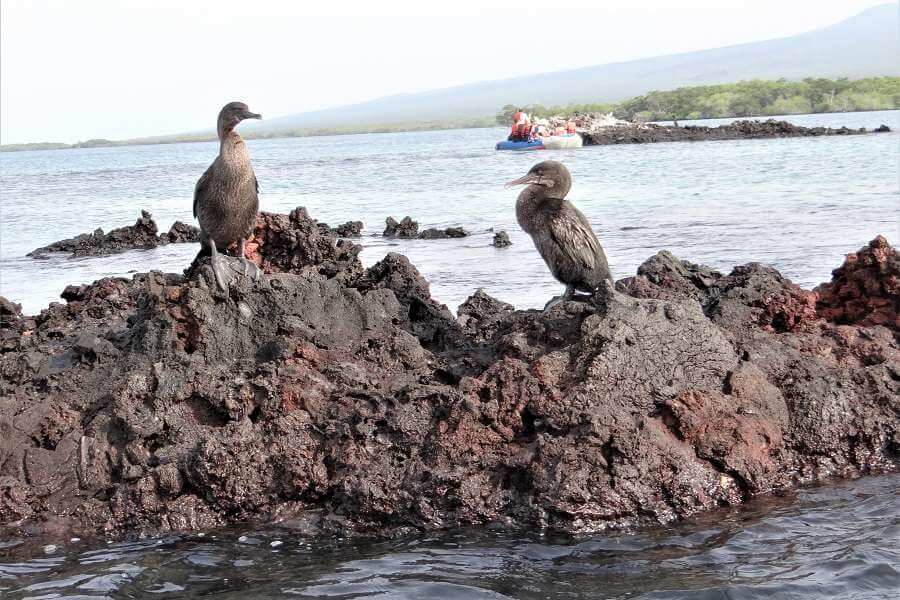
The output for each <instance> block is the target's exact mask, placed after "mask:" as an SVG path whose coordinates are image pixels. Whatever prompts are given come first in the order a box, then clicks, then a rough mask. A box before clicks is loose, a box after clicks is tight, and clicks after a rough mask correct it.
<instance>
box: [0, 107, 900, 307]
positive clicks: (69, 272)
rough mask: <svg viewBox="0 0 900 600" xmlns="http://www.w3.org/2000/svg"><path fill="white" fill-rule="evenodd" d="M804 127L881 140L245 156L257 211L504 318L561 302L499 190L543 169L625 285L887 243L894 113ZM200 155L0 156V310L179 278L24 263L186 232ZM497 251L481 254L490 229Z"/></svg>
mask: <svg viewBox="0 0 900 600" xmlns="http://www.w3.org/2000/svg"><path fill="white" fill-rule="evenodd" d="M789 118H790V120H791V121H793V122H796V123H799V124H803V125H810V124H816V125H818V124H821V125H830V126H840V125H848V126H850V127H868V128H870V129H871V128H873V127H877V126H878V125H880V124H882V123H886V124H888V125H889V126H891V128H892V129H894V132H891V133H889V134H878V135H866V136H847V137H831V138H807V139H767V140H747V141H724V142H702V143H672V144H649V145H626V146H605V147H593V148H582V149H579V150H561V151H541V152H522V153H514V152H496V151H495V150H494V149H493V148H494V143H495V142H496V141H497V140H498V139H500V138H502V137H503V135H504V133H505V132H504V130H502V129H472V130H460V131H439V132H425V133H396V134H377V135H352V136H334V137H317V138H295V139H280V140H259V141H255V140H253V141H250V142H249V147H250V152H251V154H252V156H253V163H254V168H255V169H256V173H257V176H258V178H259V182H260V187H261V197H260V204H261V208H262V209H263V210H268V211H278V212H287V211H289V210H291V209H293V208H294V207H296V206H298V205H303V206H306V207H307V208H308V209H309V211H310V214H312V215H313V216H314V217H316V218H318V219H319V220H321V221H326V222H328V223H331V224H336V223H338V222H343V221H347V220H357V219H358V220H361V221H363V222H364V223H365V225H366V229H365V232H364V237H363V239H362V240H361V241H362V243H363V245H364V246H365V251H364V252H363V254H362V258H363V261H364V262H365V263H366V264H371V263H373V262H375V261H376V260H378V259H380V258H381V257H382V256H383V255H384V254H385V253H386V252H389V251H399V252H402V253H404V254H406V255H407V256H409V257H410V259H411V260H412V261H413V263H414V264H415V265H416V266H417V267H418V268H419V269H420V270H421V271H422V273H423V274H424V275H425V276H426V277H427V278H428V280H429V281H430V282H431V285H432V293H433V295H434V296H435V297H436V298H437V299H438V300H440V301H442V302H444V303H446V304H447V305H448V306H449V307H450V308H451V309H452V310H455V309H456V306H457V305H459V304H460V303H461V302H462V301H463V300H465V298H466V297H468V295H469V294H471V293H472V292H473V291H474V290H475V289H476V288H479V287H483V288H485V289H486V290H487V291H488V292H489V293H490V294H492V295H494V296H496V297H499V298H501V299H503V300H506V301H508V302H511V303H513V304H515V305H516V306H517V307H520V308H528V307H539V306H543V305H544V303H545V302H546V301H547V300H548V299H549V297H551V296H552V295H555V294H558V293H559V292H560V291H561V286H560V285H559V284H558V283H556V282H555V281H554V280H553V278H552V277H551V276H550V274H549V272H548V271H547V269H546V267H545V266H544V264H543V263H542V262H541V260H540V257H539V256H538V255H537V252H536V251H535V250H534V247H533V246H532V244H531V241H530V240H529V239H528V238H527V236H525V234H524V233H522V232H521V231H520V230H519V228H518V226H517V225H516V221H515V213H514V203H515V198H516V194H517V193H518V190H517V189H514V190H504V189H503V183H504V182H506V181H509V180H511V179H514V178H516V177H519V176H520V175H522V174H524V173H525V172H526V171H527V170H528V169H529V168H530V167H531V165H532V164H534V163H535V162H536V161H538V160H541V159H544V158H554V159H557V160H561V161H563V162H565V163H566V165H568V167H569V169H570V170H571V171H572V175H573V178H574V186H573V189H572V192H571V194H570V196H569V197H570V198H571V199H572V200H573V201H574V202H575V203H576V204H577V205H578V206H579V207H580V208H581V209H582V210H583V211H584V212H585V214H586V215H587V216H588V218H589V219H590V220H591V222H592V223H593V225H594V229H595V230H596V232H597V234H598V235H599V236H600V240H601V242H602V243H603V245H604V247H605V248H606V252H607V255H608V256H609V259H610V265H611V267H612V270H613V274H614V275H615V276H616V277H617V278H618V277H624V276H627V275H631V274H633V273H634V271H635V269H636V268H637V266H638V265H639V264H640V263H641V262H643V261H644V260H646V259H647V258H648V257H650V256H651V255H652V254H654V253H655V252H657V251H659V250H661V249H664V248H665V249H669V250H671V251H673V252H674V253H675V254H676V255H678V256H679V257H681V258H685V259H688V260H692V261H695V262H704V263H707V264H709V265H711V266H714V267H717V268H720V269H724V270H730V269H731V267H733V266H734V265H737V264H743V263H746V262H749V261H761V262H764V263H768V264H771V265H774V266H775V267H777V268H779V269H780V270H781V271H782V272H784V273H785V274H786V275H788V276H789V277H791V278H792V279H794V280H795V281H796V282H797V283H800V284H802V285H804V286H813V285H816V284H818V283H820V282H822V281H824V280H827V279H828V278H829V276H830V272H831V270H832V269H834V268H835V267H837V266H839V265H840V263H841V261H842V259H843V255H844V254H846V253H848V252H850V251H853V250H856V249H857V248H859V247H860V246H862V245H863V244H864V243H866V242H867V241H869V240H870V239H871V238H872V237H874V236H875V235H876V234H879V233H880V234H883V235H885V236H887V237H888V239H889V240H891V241H892V242H894V243H896V242H897V239H898V237H900V236H898V235H897V233H898V214H900V182H898V162H900V135H898V133H896V131H897V130H898V129H900V112H898V111H888V112H870V113H849V114H836V115H805V116H796V117H789ZM217 151H218V147H217V145H216V144H214V143H197V144H173V145H160V146H132V147H121V148H97V149H80V150H55V151H40V152H16V153H3V154H0V294H2V295H5V296H7V297H8V298H10V299H12V300H14V301H16V302H21V303H22V304H23V305H24V306H23V308H24V309H25V311H26V312H27V313H36V312H38V311H39V310H40V309H41V308H43V307H45V306H46V305H47V304H48V303H49V302H51V301H54V300H58V297H59V293H60V292H61V291H62V289H63V288H64V287H65V286H66V285H67V284H70V283H86V282H90V281H94V280H95V279H97V278H99V277H104V276H110V275H120V276H129V274H131V273H134V272H138V271H147V270H149V269H160V270H165V271H181V270H182V269H184V268H185V267H186V266H187V265H188V264H189V263H190V261H191V259H192V258H193V255H194V254H195V253H196V247H195V246H194V245H187V244H185V245H173V246H167V247H163V248H160V249H157V250H151V251H133V252H129V253H126V254H123V255H118V256H113V257H105V258H86V259H81V260H68V259H67V258H65V257H56V258H52V259H50V260H40V261H39V260H33V259H31V258H27V257H25V254H26V253H28V252H29V251H30V250H32V249H34V248H36V247H38V246H43V245H46V244H48V243H50V242H53V241H56V240H59V239H62V238H66V237H71V236H74V235H77V234H79V233H83V232H88V231H93V230H94V229H95V228H96V227H103V228H104V230H107V231H108V230H109V229H111V228H113V227H118V226H121V225H126V224H132V223H133V222H134V221H135V219H137V217H138V214H139V212H140V209H142V208H144V209H147V210H149V211H151V212H152V213H153V216H154V217H155V218H156V220H157V222H158V223H159V226H160V229H162V230H166V229H168V227H169V226H170V225H171V224H172V223H173V222H174V221H175V220H178V219H180V220H183V221H185V222H194V221H193V218H192V215H191V206H192V193H193V187H194V183H195V182H196V180H197V178H198V177H199V176H200V174H202V173H203V171H204V170H205V169H206V167H207V166H208V165H209V163H210V162H211V161H212V159H213V158H214V157H215V155H216V153H217ZM388 215H392V216H394V217H396V218H398V219H399V218H401V217H403V216H405V215H410V216H411V217H412V218H413V219H415V220H417V221H418V222H419V224H420V228H422V229H424V228H425V227H447V226H451V225H461V226H463V227H465V228H466V229H468V230H469V231H471V232H472V233H473V235H472V236H471V237H468V238H464V239H458V240H437V241H435V240H432V241H425V240H421V241H419V240H416V241H390V240H385V239H383V238H380V237H377V236H378V234H380V233H381V231H382V230H383V229H384V219H385V217H387V216H388ZM491 228H493V229H505V230H507V231H508V232H509V234H510V237H511V239H512V241H513V245H512V246H510V247H509V248H506V249H496V248H493V247H492V246H491V245H490V244H491V239H492V233H491V232H489V231H488V230H489V229H491Z"/></svg>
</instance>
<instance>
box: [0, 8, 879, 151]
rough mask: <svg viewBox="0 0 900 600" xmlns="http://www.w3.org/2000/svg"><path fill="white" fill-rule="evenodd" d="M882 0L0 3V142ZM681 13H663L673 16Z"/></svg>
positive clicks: (680, 41) (190, 121)
mask: <svg viewBox="0 0 900 600" xmlns="http://www.w3.org/2000/svg"><path fill="white" fill-rule="evenodd" d="M883 3H884V0H756V1H739V0H709V1H692V0H681V1H678V2H673V1H670V0H602V1H601V0H590V1H580V2H578V1H573V2H569V1H566V0H558V1H552V0H546V1H543V2H534V1H530V0H517V1H514V2H511V1H506V2H494V1H491V0H477V1H470V0H452V1H449V2H442V3H436V2H428V1H427V0H404V1H395V2H379V1H377V0H369V1H350V0H329V1H328V2H322V3H317V4H322V5H326V6H327V8H326V7H322V8H314V7H310V6H306V5H307V4H311V3H307V2H295V1H283V2H278V1H274V0H271V1H270V0H242V1H235V0H218V1H209V2H206V1H203V2H201V1H191V0H184V1H170V0H144V1H140V0H134V1H128V0H78V1H72V0H58V1H54V0H34V1H28V0H0V141H2V142H3V143H18V142H29V141H62V142H73V141H77V140H84V139H88V138H92V137H104V138H110V139H121V138H130V137H138V136H146V135H161V134H167V133H179V132H184V131H192V130H197V129H203V128H207V127H212V126H214V124H215V117H216V114H217V112H218V110H219V108H220V107H221V106H222V105H223V104H224V103H225V102H227V101H230V100H238V99H240V100H244V101H246V102H248V103H249V105H250V107H251V109H252V110H255V111H257V112H261V113H262V114H263V116H267V117H274V116H282V115H286V114H291V113H297V112H304V111H308V110H313V109H318V108H327V107H332V106H337V105H341V104H349V103H353V102H359V101H363V100H369V99H372V98H376V97H380V96H384V95H389V94H396V93H404V92H417V91H423V90H429V89H434V88H441V87H448V86H452V85H457V84H461V83H469V82H474V81H480V80H489V79H497V78H502V77H511V76H516V75H526V74H530V73H539V72H545V71H553V70H559V69H567V68H573V67H582V66H588V65H597V64H603V63H608V62H617V61H623V60H630V59H636V58H644V57H650V56H657V55H660V54H673V53H677V52H685V51H690V50H700V49H704V48H711V47H717V46H724V45H730V44H737V43H742V42H750V41H757V40H764V39H770V38H775V37H782V36H786V35H792V34H795V33H801V32H804V31H808V30H810V29H815V28H818V27H822V26H826V25H830V24H832V23H834V22H837V21H840V20H842V19H845V18H847V17H850V16H852V15H854V14H856V13H858V12H861V11H862V10H864V9H866V8H868V7H870V6H875V5H877V4H883ZM676 4H677V5H678V6H675V5H676Z"/></svg>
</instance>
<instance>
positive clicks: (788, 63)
mask: <svg viewBox="0 0 900 600" xmlns="http://www.w3.org/2000/svg"><path fill="white" fill-rule="evenodd" d="M898 56H900V7H898V5H897V4H884V5H881V6H876V7H873V8H870V9H868V10H866V11H864V12H862V13H860V14H858V15H856V16H855V17H851V18H849V19H846V20H844V21H841V22H840V23H837V24H835V25H832V26H830V27H825V28H823V29H818V30H815V31H811V32H808V33H804V34H800V35H795V36H791V37H787V38H781V39H776V40H768V41H763V42H753V43H749V44H741V45H737V46H727V47H725V48H715V49H712V50H702V51H699V52H688V53H684V54H675V55H671V56H659V57H654V58H646V59H641V60H633V61H629V62H622V63H613V64H608V65H600V66H595V67H585V68H581V69H572V70H568V71H557V72H553V73H543V74H539V75H530V76H526V77H517V78H515V79H506V80H499V81H485V82H480V83H472V84H468V85H462V86H457V87H452V88H446V89H440V90H434V91H430V92H423V93H419V94H402V95H397V96H388V97H385V98H380V99H377V100H372V101H369V102H364V103H361V104H353V105H350V106H343V107H338V108H331V109H326V110H320V111H315V112H307V113H302V114H296V115H288V116H285V117H276V118H273V119H267V120H265V121H262V122H253V123H246V124H244V125H242V127H241V132H242V133H244V134H245V136H246V137H249V138H254V137H281V136H286V135H293V136H310V135H329V134H342V133H370V132H390V131H410V130H427V129H450V128H458V127H480V126H489V125H491V124H492V123H493V120H494V115H496V114H497V112H498V111H499V110H501V109H502V108H503V107H504V106H505V105H508V104H515V105H518V106H523V105H544V106H548V107H549V106H561V105H573V104H590V105H594V106H599V105H603V104H607V105H610V106H611V105H613V104H615V105H616V106H617V107H622V106H624V105H625V103H624V102H622V101H623V100H625V99H628V98H632V102H637V103H640V102H644V103H645V104H646V106H640V107H639V106H634V107H631V108H633V109H634V110H627V111H624V112H623V114H637V113H641V112H643V113H645V114H642V115H641V116H642V117H647V116H651V115H653V114H663V112H665V111H662V112H661V111H660V109H662V108H664V107H662V106H659V105H658V103H659V100H660V97H659V96H658V95H653V94H648V92H652V91H654V90H673V89H674V88H679V87H682V88H683V87H685V86H689V88H688V89H690V88H693V87H695V86H709V85H716V84H723V83H734V82H739V81H742V82H748V81H750V80H773V81H774V80H779V79H785V80H791V81H798V80H801V79H806V78H834V79H836V78H850V79H861V78H868V77H880V76H898V75H900V60H898V59H897V57H898ZM677 91H680V90H677ZM692 93H694V94H702V93H705V92H697V91H696V90H695V91H694V92H692ZM641 95H648V97H647V98H643V99H641V98H640V97H639V96H641ZM797 95H798V94H793V95H792V96H791V97H790V98H787V99H786V100H785V102H787V101H788V100H791V101H792V102H787V104H785V105H784V108H785V109H784V110H783V112H782V113H781V114H785V113H789V112H808V111H805V110H804V107H806V103H804V102H802V101H800V100H798V99H797V98H796V96H797ZM799 95H803V94H802V93H801V94H799ZM666 100H668V97H666ZM716 100H717V102H718V103H719V104H720V105H721V104H722V103H723V102H724V99H723V98H722V97H721V96H720V97H718V98H717V99H716ZM654 103H656V105H654ZM760 106H761V107H762V108H761V110H762V112H761V113H756V114H766V112H765V110H764V109H766V104H765V103H763V104H761V105H760ZM810 106H812V107H813V108H812V110H813V111H819V110H850V109H851V107H858V108H860V109H862V110H866V109H867V108H866V107H867V106H869V105H867V104H866V103H865V102H862V101H860V100H859V98H857V99H856V100H853V101H852V102H849V103H847V104H846V106H845V107H844V108H841V107H840V106H837V105H835V106H834V107H833V108H832V109H817V108H816V107H815V106H813V103H812V102H811V103H810ZM875 106H879V105H876V104H873V105H871V106H870V108H874V107H875ZM895 106H896V104H895ZM729 109H730V104H729ZM787 109H790V110H787ZM748 110H749V112H748V111H732V113H733V114H740V115H744V114H751V113H752V112H753V111H752V109H748ZM779 110H781V109H779ZM677 112H679V111H674V113H673V114H675V113H677ZM692 112H696V113H697V114H700V115H702V114H707V113H708V112H709V111H705V110H702V109H701V110H698V111H694V110H693V109H692V110H691V111H689V112H686V113H684V114H683V115H681V114H679V117H684V116H687V115H688V114H691V113H692ZM726 112H727V111H726ZM709 114H712V113H711V112H710V113H709ZM448 115H452V116H451V117H450V118H448ZM210 139H215V132H214V131H213V130H211V129H205V130H201V131H194V132H190V133H183V134H177V135H164V136H155V137H149V138H140V139H135V140H120V141H114V142H109V141H107V140H89V141H87V142H81V143H79V144H74V145H71V146H70V145H67V144H50V145H43V144H19V145H15V146H0V150H3V151H9V150H22V149H39V147H41V146H43V148H50V147H84V146H105V145H109V146H113V145H127V144H159V143H172V142H180V141H205V140H210Z"/></svg>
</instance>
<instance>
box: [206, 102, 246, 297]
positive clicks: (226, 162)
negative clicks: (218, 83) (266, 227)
mask: <svg viewBox="0 0 900 600" xmlns="http://www.w3.org/2000/svg"><path fill="white" fill-rule="evenodd" d="M261 118H262V115H258V114H256V113H252V112H250V110H249V109H248V108H247V105H246V104H244V103H243V102H229V103H228V104H226V105H225V106H224V107H222V110H221V111H220V112H219V120H218V123H217V131H218V134H219V156H217V157H216V159H215V160H214V161H213V163H212V164H211V165H210V166H209V168H208V169H206V172H205V173H203V175H202V176H201V177H200V179H199V180H198V181H197V185H196V187H195V188H194V216H195V217H197V220H198V221H200V241H201V244H202V248H201V250H200V254H199V255H198V256H197V258H199V257H200V256H203V255H205V254H210V255H211V260H212V268H213V273H214V274H215V277H216V285H218V286H219V289H221V290H223V291H224V290H225V277H224V274H223V272H222V262H221V260H220V259H219V252H218V250H221V251H223V252H224V251H225V249H226V248H227V247H228V246H230V245H231V244H233V243H235V242H237V243H238V245H239V248H240V249H239V251H238V255H239V257H240V258H241V260H243V261H244V274H245V275H247V274H248V273H249V271H251V270H252V271H253V274H254V277H256V278H258V277H259V267H257V266H256V265H255V264H253V263H252V262H250V261H249V260H247V259H246V257H244V244H245V242H246V240H247V236H248V235H249V233H250V230H251V229H252V227H253V224H254V222H255V221H256V212H257V210H258V209H259V198H258V193H259V183H258V182H257V181H256V175H255V174H254V173H253V166H252V165H251V164H250V153H249V152H247V145H246V144H245V143H244V140H243V138H241V136H240V135H239V134H238V132H237V131H235V130H234V128H235V127H237V125H238V123H240V122H241V121H243V120H244V119H261Z"/></svg>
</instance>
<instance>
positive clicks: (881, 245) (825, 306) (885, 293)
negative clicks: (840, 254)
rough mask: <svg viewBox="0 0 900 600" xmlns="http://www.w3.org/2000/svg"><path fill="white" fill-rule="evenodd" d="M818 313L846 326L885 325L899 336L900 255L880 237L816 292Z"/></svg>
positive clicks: (849, 257)
mask: <svg viewBox="0 0 900 600" xmlns="http://www.w3.org/2000/svg"><path fill="white" fill-rule="evenodd" d="M816 292H818V295H819V297H818V302H817V303H816V309H817V310H818V311H819V314H821V315H822V316H823V317H825V318H826V319H828V320H829V321H834V322H835V323H842V324H847V325H866V326H869V325H884V326H885V327H888V328H891V329H893V330H894V331H895V332H896V333H898V334H900V255H898V253H897V250H896V249H895V248H893V247H891V245H890V244H888V241H887V240H886V239H885V238H883V237H882V236H878V237H877V238H875V239H874V240H872V241H871V242H869V244H868V245H867V246H865V247H863V248H861V249H860V250H859V251H858V252H856V253H854V254H848V255H847V258H846V260H845V261H844V264H843V265H842V266H841V267H839V268H837V269H835V270H834V271H832V279H831V282H829V283H823V284H822V285H820V286H819V287H817V288H816Z"/></svg>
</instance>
